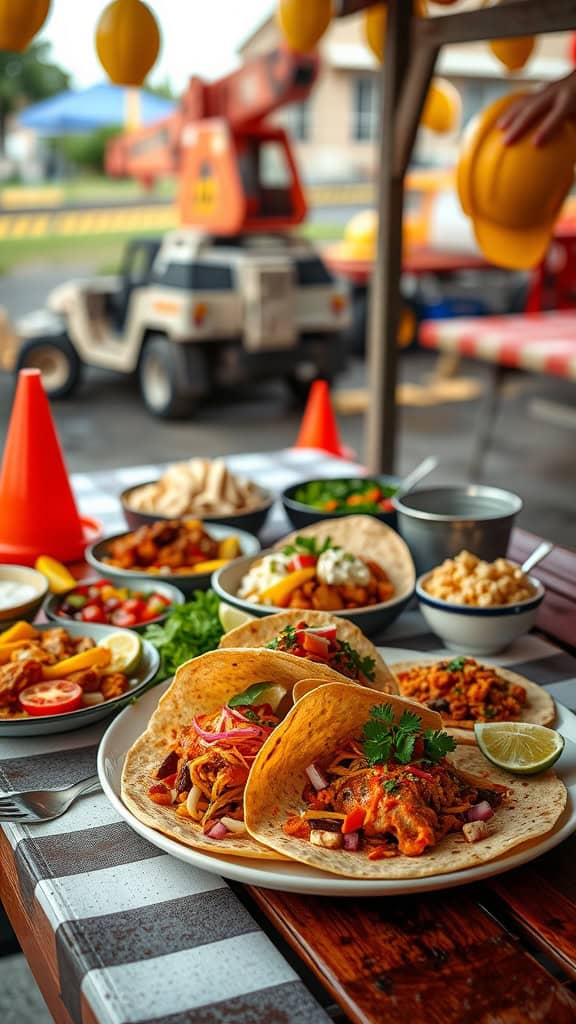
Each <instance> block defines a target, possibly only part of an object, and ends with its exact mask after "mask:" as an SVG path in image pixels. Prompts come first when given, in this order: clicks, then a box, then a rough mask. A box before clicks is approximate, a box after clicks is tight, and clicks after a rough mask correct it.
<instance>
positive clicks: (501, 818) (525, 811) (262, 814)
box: [244, 683, 566, 879]
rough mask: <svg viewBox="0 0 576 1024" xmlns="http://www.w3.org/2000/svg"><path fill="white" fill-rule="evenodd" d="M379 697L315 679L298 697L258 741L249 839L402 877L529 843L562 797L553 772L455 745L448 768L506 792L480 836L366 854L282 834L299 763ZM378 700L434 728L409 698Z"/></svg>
mask: <svg viewBox="0 0 576 1024" xmlns="http://www.w3.org/2000/svg"><path fill="white" fill-rule="evenodd" d="M380 703H382V694H381V693H379V692H377V691H371V690H368V689H366V688H365V687H354V688H352V687H349V686H346V685H345V684H342V683H330V684H328V685H325V686H320V687H319V688H318V689H317V690H314V691H312V692H311V693H309V694H307V695H306V696H305V697H303V698H302V700H300V701H298V703H297V704H296V705H295V707H294V708H293V709H292V711H291V712H290V714H289V715H288V716H287V717H286V718H285V720H284V721H283V722H282V723H281V724H280V725H279V727H278V728H277V729H276V730H275V731H274V733H273V734H272V735H271V736H270V737H269V738H268V740H267V741H266V743H265V744H264V746H263V748H262V750H261V751H260V753H259V754H258V757H257V758H256V761H255V762H254V769H253V771H252V774H251V777H250V779H249V780H248V785H247V787H246V791H245V794H244V817H245V821H246V825H247V827H248V830H249V832H250V834H251V835H252V836H254V838H255V839H258V840H259V842H261V843H265V844H266V845H268V846H269V847H270V848H271V849H273V850H275V851H276V853H277V854H285V855H286V856H287V857H290V858H292V859H293V860H297V861H301V862H302V863H304V864H309V865H310V866H311V867H315V868H319V869H320V870H322V871H328V872H330V873H331V874H336V875H346V876H348V877H353V878H380V879H406V878H423V877H426V876H428V875H441V874H446V873H447V872H450V871H461V870H464V869H465V868H471V867H474V866H475V865H477V864H481V863H484V862H486V861H491V860H495V859H496V858H497V857H504V856H505V855H506V854H508V853H510V851H512V850H514V851H516V850H517V849H518V848H519V847H522V846H525V845H527V844H528V845H533V844H534V842H535V841H536V840H537V839H538V838H539V837H540V836H542V835H545V834H546V833H547V832H549V831H550V830H551V829H552V828H553V827H554V825H555V823H556V822H557V820H558V818H559V817H560V815H561V814H562V811H563V810H564V807H565V805H566V789H565V787H564V785H563V783H562V782H561V781H560V780H559V779H558V778H557V777H556V776H555V775H554V773H553V772H546V773H545V774H544V775H539V776H535V777H531V778H529V779H528V778H526V776H522V777H520V776H513V775H510V774H509V773H508V772H502V771H499V770H498V769H497V768H495V767H494V766H493V765H491V764H489V762H488V761H487V760H486V759H485V758H484V757H483V755H482V754H481V753H480V752H479V751H478V750H476V749H473V748H471V747H458V749H457V750H456V751H455V752H454V754H451V755H450V760H451V761H452V763H453V764H454V766H455V767H456V768H460V769H462V770H463V771H466V772H468V773H470V774H472V775H474V776H475V777H476V778H478V779H484V780H486V782H496V783H500V784H503V785H505V786H506V787H507V788H508V790H509V792H510V802H509V803H508V801H507V804H506V805H505V806H502V807H501V808H500V809H499V810H498V811H497V813H496V815H495V816H494V818H493V819H492V820H491V821H490V822H489V824H488V829H489V834H488V836H487V838H486V839H483V840H481V841H480V842H477V843H467V842H466V841H465V840H463V837H462V836H461V835H459V834H458V833H454V834H453V835H448V836H445V837H444V838H443V839H442V840H441V841H440V843H439V844H438V846H436V847H434V849H432V850H429V851H427V852H426V853H424V854H422V856H420V857H407V856H405V855H400V856H398V857H394V858H390V859H385V860H375V861H370V860H368V858H367V856H366V854H365V853H362V852H361V851H360V852H358V853H351V852H349V851H345V850H326V849H322V848H321V847H317V846H312V844H311V843H309V842H307V841H306V840H304V839H298V838H296V837H295V836H287V835H285V834H284V833H283V832H282V825H283V823H284V822H285V821H286V819H287V818H288V817H289V815H291V814H299V813H301V812H302V811H303V810H304V809H305V807H306V804H305V801H304V800H303V799H302V792H303V789H304V786H305V784H306V782H307V778H306V774H305V769H306V767H307V766H308V765H310V764H312V763H313V762H315V763H317V764H318V765H319V766H320V767H321V768H322V767H323V766H325V765H326V764H327V763H328V762H329V761H330V759H331V758H332V756H333V755H334V752H335V750H336V749H337V748H338V746H339V745H340V744H341V743H342V742H343V741H345V740H346V739H347V738H349V737H350V736H351V735H356V736H358V735H360V733H361V731H362V728H363V725H364V722H365V721H366V720H367V719H368V717H369V712H370V708H371V707H373V706H374V705H375V704H380ZM386 703H390V704H392V706H393V707H394V711H395V715H396V720H397V719H398V718H399V716H400V714H401V713H402V710H403V709H405V708H407V707H408V708H410V710H414V709H416V711H417V713H418V714H419V715H420V717H421V718H422V721H423V724H424V726H425V728H438V723H439V716H438V715H437V713H436V712H434V711H430V710H428V709H427V708H423V707H421V705H419V704H415V702H414V701H408V700H406V699H402V698H399V697H394V696H391V697H389V698H387V700H386Z"/></svg>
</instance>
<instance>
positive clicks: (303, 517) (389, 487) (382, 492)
mask: <svg viewBox="0 0 576 1024" xmlns="http://www.w3.org/2000/svg"><path fill="white" fill-rule="evenodd" d="M399 486H400V478H399V477H396V476H370V477H352V476H349V477H337V478H336V479H333V480H330V479H328V480H318V479H314V480H303V481H301V482H300V483H297V484H292V486H291V487H287V488H286V489H285V490H284V491H283V492H282V495H281V498H282V504H283V506H284V509H285V511H286V515H287V516H288V518H289V520H290V522H291V523H292V525H293V526H294V527H295V528H296V529H297V530H298V529H300V528H301V527H303V526H311V525H312V523H317V522H318V521H319V520H321V519H332V518H334V519H337V518H339V517H340V516H349V515H370V516H375V517H376V518H377V519H380V520H381V522H383V523H387V525H388V526H393V527H394V526H396V512H395V509H394V506H393V505H392V500H391V499H392V497H393V496H394V495H395V494H396V491H397V490H398V488H399Z"/></svg>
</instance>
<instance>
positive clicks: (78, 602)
mask: <svg viewBox="0 0 576 1024" xmlns="http://www.w3.org/2000/svg"><path fill="white" fill-rule="evenodd" d="M185 600H186V598H185V597H184V594H183V592H182V591H181V590H179V589H178V587H174V586H172V584H170V583H162V582H158V583H156V582H152V581H150V582H148V581H145V582H144V583H139V584H138V586H137V587H124V586H120V585H119V584H118V583H116V582H114V581H113V580H110V579H91V580H85V581H82V582H81V583H78V586H76V587H74V589H73V590H69V591H68V592H67V593H66V594H51V595H50V596H49V597H48V598H47V599H46V601H45V602H44V613H45V615H46V617H47V618H48V619H52V620H53V621H54V622H61V621H62V620H64V621H65V622H71V621H72V622H89V623H98V624H100V625H103V626H118V627H120V628H121V629H135V630H137V631H138V632H141V631H142V630H143V629H145V628H146V626H148V625H150V623H151V622H163V621H164V619H165V618H166V616H167V615H169V614H170V612H171V611H172V610H173V608H174V606H175V605H178V604H183V603H184V601H185Z"/></svg>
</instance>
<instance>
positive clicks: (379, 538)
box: [274, 516, 416, 608]
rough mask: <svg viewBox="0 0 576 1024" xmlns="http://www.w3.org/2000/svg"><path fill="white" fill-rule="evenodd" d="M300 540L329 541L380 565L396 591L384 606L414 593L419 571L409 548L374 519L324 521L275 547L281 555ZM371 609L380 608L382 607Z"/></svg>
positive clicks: (353, 518)
mask: <svg viewBox="0 0 576 1024" xmlns="http://www.w3.org/2000/svg"><path fill="white" fill-rule="evenodd" d="M296 537H315V538H316V539H317V540H319V541H320V542H321V541H323V540H325V539H326V538H327V537H329V538H330V540H331V541H332V542H333V543H334V544H335V545H338V546H340V547H342V548H345V549H346V551H350V552H351V554H353V555H357V556H358V557H359V558H369V559H371V560H372V561H374V562H378V564H379V565H381V566H382V568H383V569H384V570H385V572H386V573H387V574H388V577H389V579H390V582H391V583H392V585H393V587H394V593H393V595H392V597H391V598H390V600H389V601H384V602H382V604H383V605H387V604H390V602H392V601H398V600H399V599H400V598H403V597H406V596H407V595H408V594H411V593H412V591H413V590H414V584H415V580H416V570H415V568H414V562H413V561H412V555H411V554H410V551H409V550H408V546H407V544H406V543H405V542H404V541H403V540H402V537H400V535H399V534H398V533H396V531H395V530H393V529H392V528H391V527H390V526H386V523H382V522H380V520H379V519H375V517H374V516H340V517H339V518H338V519H322V520H321V522H319V523H313V524H312V526H306V527H304V529H302V530H295V531H294V533H290V534H289V535H288V536H287V537H283V539H282V540H280V541H278V543H277V544H275V545H274V550H277V551H281V550H282V548H285V547H286V546H287V545H288V544H292V543H293V542H294V541H295V540H296ZM370 607H374V608H377V607H379V605H371V606H370Z"/></svg>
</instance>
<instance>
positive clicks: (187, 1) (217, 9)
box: [37, 0, 275, 93]
mask: <svg viewBox="0 0 576 1024" xmlns="http://www.w3.org/2000/svg"><path fill="white" fill-rule="evenodd" d="M147 2H148V6H149V7H150V8H151V9H152V10H153V12H154V14H155V16H156V20H157V22H158V24H159V26H160V31H161V34H162V47H161V51H160V57H159V59H158V61H157V63H156V65H155V67H154V69H153V71H152V72H151V74H150V76H149V81H150V82H151V83H152V84H160V83H163V82H165V81H167V80H168V81H169V83H170V85H171V86H172V88H173V89H174V91H175V92H176V93H180V92H182V91H183V89H184V88H185V86H186V83H187V81H188V78H189V77H190V75H192V74H194V75H199V76H200V77H201V78H206V79H213V78H218V77H220V76H221V75H223V74H225V73H226V72H227V71H230V70H232V69H233V67H234V66H235V64H236V51H237V49H238V46H239V45H240V44H241V43H242V41H243V40H244V39H245V38H246V36H248V35H249V34H250V33H251V32H252V31H253V29H254V28H256V27H257V26H258V25H259V24H260V22H261V21H262V20H263V19H264V18H265V17H267V15H269V14H270V13H271V12H272V10H273V8H274V7H275V3H274V0H147ZM106 6H107V3H106V0H52V7H51V13H50V15H49V17H48V20H47V21H46V23H45V25H44V28H43V29H42V32H41V34H39V35H38V37H37V38H38V40H39V41H40V40H42V41H49V42H50V43H51V44H52V51H51V58H52V60H54V61H55V62H56V63H57V64H59V65H60V66H61V67H62V68H63V69H64V70H65V71H68V72H69V73H70V74H71V75H72V78H73V83H72V84H73V86H74V87H76V88H84V87H85V86H89V85H94V84H95V83H96V82H101V81H103V80H105V78H106V76H105V73H104V70H103V68H102V67H101V65H100V63H99V61H98V57H97V56H96V49H95V45H94V36H95V30H96V25H97V22H98V18H99V17H100V14H101V13H102V11H103V10H104V8H105V7H106Z"/></svg>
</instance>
